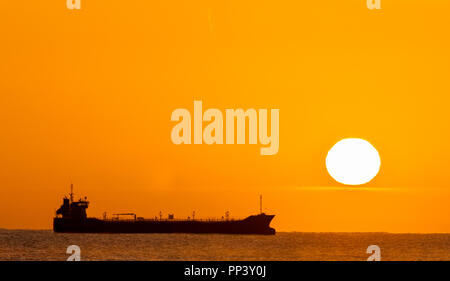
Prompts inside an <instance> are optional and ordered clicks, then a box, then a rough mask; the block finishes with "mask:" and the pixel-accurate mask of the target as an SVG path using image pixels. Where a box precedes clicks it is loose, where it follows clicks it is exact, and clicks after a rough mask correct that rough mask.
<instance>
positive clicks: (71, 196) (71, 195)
mask: <svg viewBox="0 0 450 281" xmlns="http://www.w3.org/2000/svg"><path fill="white" fill-rule="evenodd" d="M69 195H70V203H72V202H73V183H71V184H70V194H69Z"/></svg>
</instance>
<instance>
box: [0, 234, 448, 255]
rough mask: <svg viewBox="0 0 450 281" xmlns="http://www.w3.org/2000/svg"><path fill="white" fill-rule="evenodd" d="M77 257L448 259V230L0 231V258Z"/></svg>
mask: <svg viewBox="0 0 450 281" xmlns="http://www.w3.org/2000/svg"><path fill="white" fill-rule="evenodd" d="M72 244H75V245H78V246H80V248H81V259H82V260H366V259H367V257H368V256H369V255H368V254H366V249H367V247H368V246H369V245H372V244H375V245H378V246H379V247H380V248H381V259H382V260H450V234H389V233H277V234H276V235H275V236H256V235H218V234H217V235H216V234H215V235H196V234H56V233H53V232H52V231H50V230H0V260H66V259H67V257H68V256H69V255H68V254H66V249H67V247H68V246H69V245H72Z"/></svg>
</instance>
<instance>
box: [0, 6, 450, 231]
mask: <svg viewBox="0 0 450 281" xmlns="http://www.w3.org/2000/svg"><path fill="white" fill-rule="evenodd" d="M449 12H450V2H449V1H447V0H431V1H418V0H396V1H386V0H384V1H383V0H382V10H376V11H373V10H372V11H371V10H368V9H367V7H366V4H365V0H348V1H331V0H330V1H283V0H282V1H266V0H258V1H253V0H251V1H234V0H233V1H214V0H210V1H175V2H173V1H137V0H131V1H106V0H103V1H100V0H96V1H90V0H82V9H81V10H79V11H75V10H68V9H66V7H65V0H58V1H26V2H23V1H2V2H1V3H0V24H1V26H2V29H1V33H0V34H1V43H2V44H0V61H1V63H0V77H1V78H0V79H1V83H0V93H1V94H0V120H1V122H0V129H1V137H0V227H4V228H51V222H52V216H53V214H54V211H55V209H56V208H58V207H59V205H60V203H61V197H62V196H64V195H65V194H66V193H67V192H68V190H69V189H68V187H69V185H70V182H71V181H73V183H74V184H75V188H76V189H75V193H76V194H77V195H83V196H84V195H87V196H88V198H89V200H90V201H91V206H90V208H89V209H88V214H89V215H92V216H100V215H101V214H102V213H103V212H104V211H107V212H109V213H112V212H122V211H134V212H137V213H138V215H142V216H147V217H152V216H155V215H157V214H158V212H159V211H160V210H161V211H162V212H163V213H165V214H166V213H168V212H174V213H175V215H176V216H178V217H185V216H188V215H190V213H191V212H192V210H195V211H196V216H197V217H201V216H222V215H223V214H224V213H225V211H227V210H229V211H230V213H231V215H234V216H238V217H242V216H245V215H248V214H250V213H255V212H257V211H258V210H259V206H258V202H259V198H258V195H259V194H260V193H263V194H264V204H265V211H266V212H270V213H275V214H276V215H277V216H276V218H275V220H274V221H273V226H274V227H275V228H277V230H279V231H283V230H284V231H292V230H296V231H389V232H450V221H449V218H448V214H449V213H450V204H449V203H450V183H449V180H450V171H449V164H450V160H449V159H450V147H449V145H448V144H449V143H450V130H449V127H450V125H449V124H450V122H449V121H450V111H449V105H450V95H449V94H450V84H449V77H450V55H449V50H450V37H449V36H448V30H449V28H450V22H449V19H448V14H449ZM194 100H202V101H203V107H204V109H207V108H218V109H221V110H223V111H224V110H225V109H226V108H244V109H247V108H279V109H280V148H279V152H278V154H276V155H273V156H261V155H260V153H259V150H260V145H216V146H214V145H213V146H208V145H184V146H183V145H181V146H176V145H174V144H173V143H172V142H171V139H170V131H171V129H172V127H173V126H174V123H173V122H171V121H170V116H171V112H172V111H173V110H174V109H176V108H187V109H190V110H193V101H194ZM347 137H360V138H364V139H367V140H368V141H370V142H371V143H372V144H373V145H374V146H375V147H376V148H377V150H378V151H379V153H380V156H381V162H382V166H381V170H380V173H379V174H378V176H377V177H376V178H375V179H374V180H373V181H372V182H370V183H369V184H367V185H366V186H364V187H360V188H349V187H346V186H343V185H340V184H338V183H336V182H334V180H333V179H332V178H331V177H330V176H329V175H328V173H327V170H326V167H325V156H326V154H327V151H328V150H329V149H330V148H331V146H332V145H333V144H334V143H336V142H337V141H338V140H340V139H342V138H347Z"/></svg>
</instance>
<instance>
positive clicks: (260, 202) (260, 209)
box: [259, 194, 263, 214]
mask: <svg viewBox="0 0 450 281" xmlns="http://www.w3.org/2000/svg"><path fill="white" fill-rule="evenodd" d="M259 213H260V214H262V213H263V211H262V194H261V195H259Z"/></svg>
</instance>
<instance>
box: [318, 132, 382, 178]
mask: <svg viewBox="0 0 450 281" xmlns="http://www.w3.org/2000/svg"><path fill="white" fill-rule="evenodd" d="M380 164H381V162H380V156H379V154H378V151H377V150H376V149H375V147H373V146H372V145H371V144H370V143H369V142H368V141H366V140H363V139H354V138H351V139H343V140H341V141H339V142H337V143H336V144H335V145H334V146H333V147H332V148H331V149H330V151H329V152H328V155H327V159H326V165H327V170H328V173H329V174H330V176H331V177H332V178H333V179H335V180H336V181H337V182H339V183H343V184H348V185H360V184H365V183H368V182H369V181H371V180H372V179H373V178H374V177H375V176H376V175H377V174H378V171H379V170H380Z"/></svg>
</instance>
